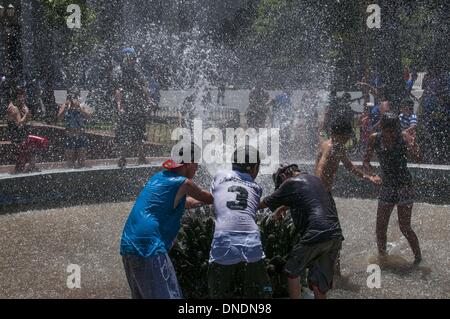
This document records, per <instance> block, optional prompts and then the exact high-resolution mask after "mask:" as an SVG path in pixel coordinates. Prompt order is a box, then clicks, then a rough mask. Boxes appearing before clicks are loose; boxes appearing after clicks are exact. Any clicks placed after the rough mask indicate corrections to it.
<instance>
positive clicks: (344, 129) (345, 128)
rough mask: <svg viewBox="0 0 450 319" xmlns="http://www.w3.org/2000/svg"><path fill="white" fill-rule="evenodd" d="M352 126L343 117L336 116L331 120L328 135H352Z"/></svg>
mask: <svg viewBox="0 0 450 319" xmlns="http://www.w3.org/2000/svg"><path fill="white" fill-rule="evenodd" d="M352 131H353V129H352V124H351V123H350V121H348V119H346V118H345V117H343V116H338V117H336V118H334V119H332V120H331V123H330V133H331V134H337V135H344V134H345V135H349V134H352Z"/></svg>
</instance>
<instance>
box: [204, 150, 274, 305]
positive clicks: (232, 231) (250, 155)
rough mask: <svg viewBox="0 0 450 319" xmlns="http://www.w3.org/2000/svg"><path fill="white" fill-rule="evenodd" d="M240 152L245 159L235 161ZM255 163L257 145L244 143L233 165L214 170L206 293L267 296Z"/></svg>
mask: <svg viewBox="0 0 450 319" xmlns="http://www.w3.org/2000/svg"><path fill="white" fill-rule="evenodd" d="M241 152H242V153H241ZM240 154H242V155H245V156H242V157H245V158H243V159H242V160H239V159H241V156H240ZM259 165H260V158H259V153H258V151H257V150H255V149H254V148H252V147H249V146H246V147H245V148H242V149H238V150H236V151H235V152H234V155H233V168H232V170H231V171H220V172H218V173H217V175H216V176H215V178H214V181H213V183H212V185H211V192H212V194H213V196H214V208H215V222H216V227H215V231H214V238H213V241H212V244H211V252H210V259H209V269H208V287H209V294H210V297H211V298H214V299H223V298H270V297H271V296H272V286H271V284H270V279H269V276H268V275H267V271H266V265H265V262H264V258H265V255H264V251H263V247H262V244H261V236H260V232H259V228H258V225H257V224H256V212H257V210H258V206H259V202H260V198H261V195H262V189H261V187H260V186H259V185H258V184H256V183H255V182H254V179H255V178H256V176H257V175H258V173H259Z"/></svg>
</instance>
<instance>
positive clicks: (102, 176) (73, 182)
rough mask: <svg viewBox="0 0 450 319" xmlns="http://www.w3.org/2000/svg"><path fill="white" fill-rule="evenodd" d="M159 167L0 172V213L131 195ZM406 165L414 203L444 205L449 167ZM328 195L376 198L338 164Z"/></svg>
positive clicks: (448, 199) (308, 165)
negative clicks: (412, 180)
mask: <svg viewBox="0 0 450 319" xmlns="http://www.w3.org/2000/svg"><path fill="white" fill-rule="evenodd" d="M356 164H358V163H356ZM313 165H314V163H312V162H301V163H300V167H301V169H302V170H305V171H308V172H312V171H313ZM374 166H375V167H376V166H377V165H376V164H374ZM159 170H160V166H159V165H157V164H152V165H140V166H129V167H127V168H125V169H119V168H117V167H115V166H112V165H107V166H106V165H105V166H101V167H94V168H88V169H84V170H74V169H58V170H52V171H47V172H38V173H31V174H22V175H3V176H2V177H1V178H0V213H12V212H17V211H23V210H27V209H34V208H51V207H59V206H71V205H80V204H89V203H101V202H116V201H128V200H133V199H134V198H135V197H136V196H137V195H138V194H139V192H140V191H141V189H142V187H143V186H144V185H145V183H146V182H147V180H148V179H149V178H150V176H151V175H152V174H154V173H155V172H157V171H159ZM410 170H411V173H412V175H413V178H414V181H415V185H416V186H415V188H416V193H417V197H416V201H417V202H426V203H431V204H440V205H441V204H445V205H449V204H450V196H449V194H450V167H448V166H442V165H440V166H433V165H411V167H410ZM202 174H203V177H199V179H200V180H201V184H202V186H207V184H209V181H210V177H209V176H208V174H207V173H206V174H205V172H203V173H202ZM259 180H260V181H261V182H262V183H263V184H264V185H270V187H271V186H272V182H271V178H270V176H267V175H266V176H261V177H260V178H259ZM333 195H334V196H339V197H356V198H369V199H376V198H377V195H378V189H377V187H375V186H374V185H372V184H370V183H369V182H367V181H364V180H362V179H359V178H357V177H356V176H353V175H351V174H349V173H348V172H347V171H346V170H345V169H344V168H343V167H341V168H340V169H339V173H338V176H337V177H336V179H335V189H334V191H333Z"/></svg>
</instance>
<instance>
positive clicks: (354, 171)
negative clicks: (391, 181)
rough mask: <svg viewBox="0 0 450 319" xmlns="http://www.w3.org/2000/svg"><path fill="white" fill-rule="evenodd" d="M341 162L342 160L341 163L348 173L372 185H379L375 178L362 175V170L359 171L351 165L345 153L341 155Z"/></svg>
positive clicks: (377, 179) (378, 180)
mask: <svg viewBox="0 0 450 319" xmlns="http://www.w3.org/2000/svg"><path fill="white" fill-rule="evenodd" d="M341 160H342V163H343V164H344V166H345V168H346V169H347V170H348V171H349V172H350V173H352V174H354V175H356V176H358V177H360V178H364V179H367V180H369V181H371V182H372V183H374V184H380V182H381V181H380V179H379V178H378V177H377V176H372V175H368V174H366V173H364V172H363V171H362V170H360V169H359V168H357V167H356V166H355V165H353V163H352V161H350V159H349V158H348V156H347V154H346V153H344V154H343V155H342V158H341Z"/></svg>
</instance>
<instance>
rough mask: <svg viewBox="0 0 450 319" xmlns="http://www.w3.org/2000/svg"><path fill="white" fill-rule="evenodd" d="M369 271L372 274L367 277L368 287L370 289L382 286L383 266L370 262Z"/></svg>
mask: <svg viewBox="0 0 450 319" xmlns="http://www.w3.org/2000/svg"><path fill="white" fill-rule="evenodd" d="M367 272H368V273H369V274H370V275H369V277H367V281H366V283H367V287H368V288H370V289H373V288H377V289H379V288H381V268H380V266H379V265H377V264H370V265H368V266H367Z"/></svg>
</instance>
